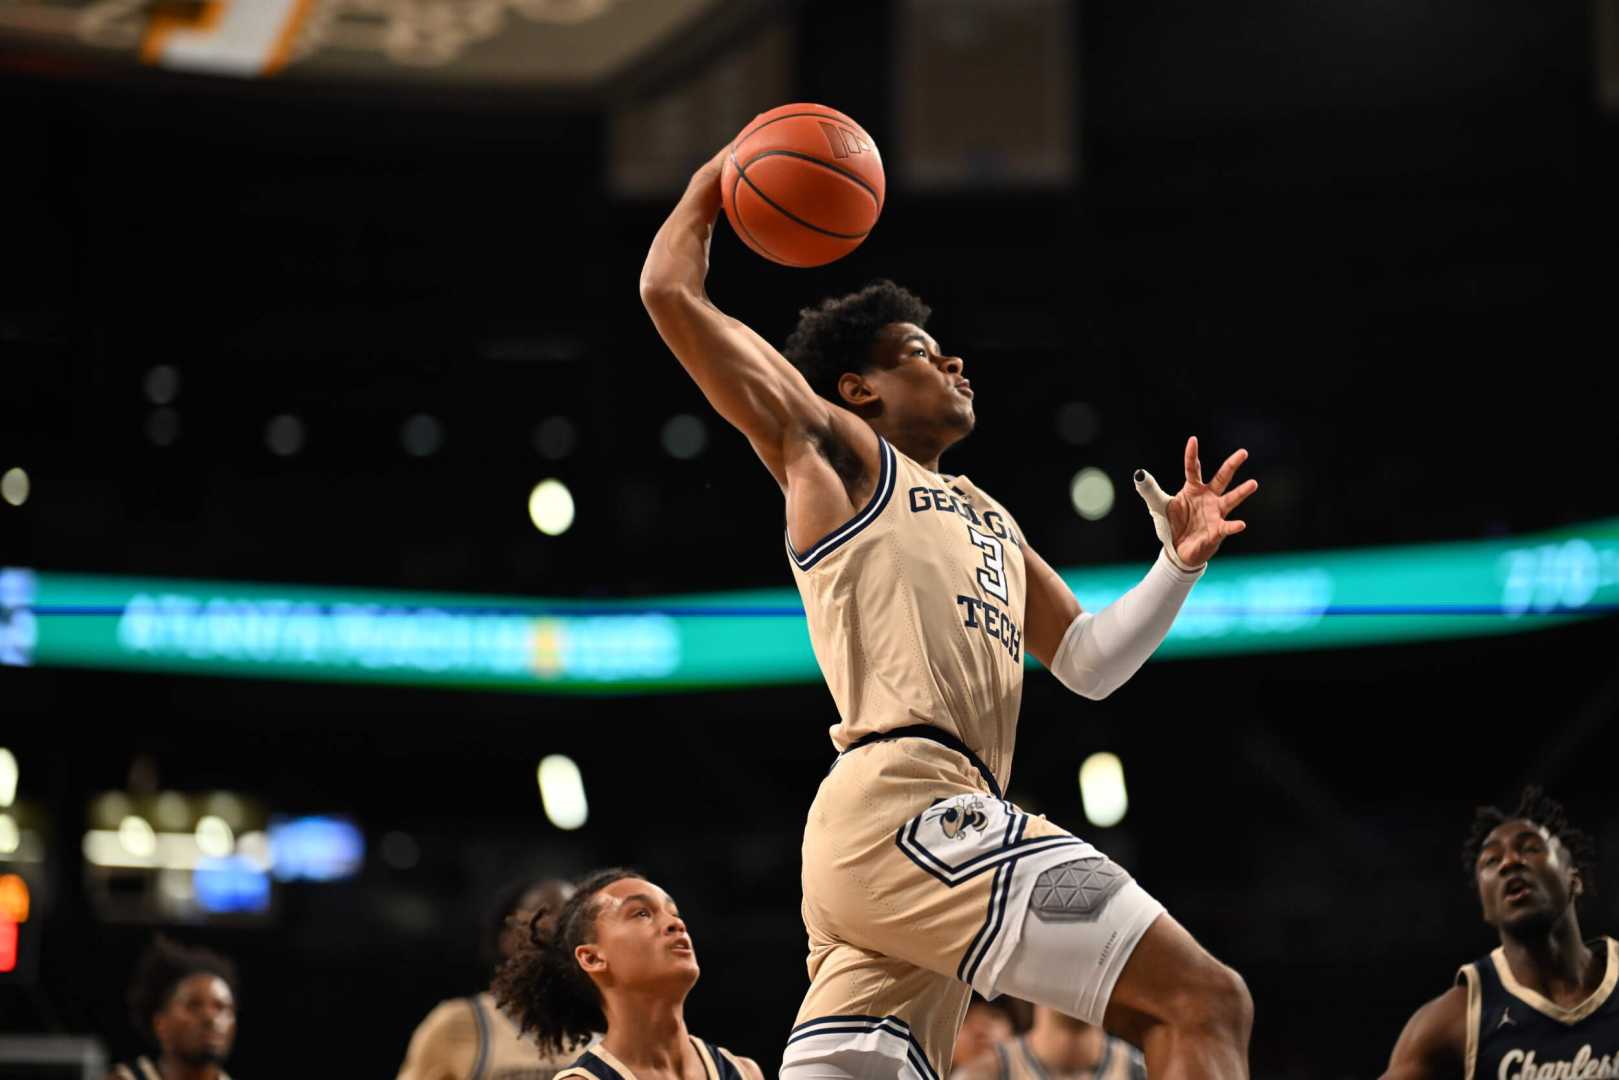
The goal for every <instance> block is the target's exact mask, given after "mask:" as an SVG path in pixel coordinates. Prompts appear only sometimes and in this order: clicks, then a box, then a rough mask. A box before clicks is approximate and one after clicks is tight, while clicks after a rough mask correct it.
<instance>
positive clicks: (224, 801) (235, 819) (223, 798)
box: [203, 791, 247, 829]
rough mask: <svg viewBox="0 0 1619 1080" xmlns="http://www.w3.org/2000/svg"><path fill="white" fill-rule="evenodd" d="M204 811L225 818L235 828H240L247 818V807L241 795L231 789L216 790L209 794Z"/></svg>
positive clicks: (226, 822)
mask: <svg viewBox="0 0 1619 1080" xmlns="http://www.w3.org/2000/svg"><path fill="white" fill-rule="evenodd" d="M203 812H204V813H207V814H212V815H214V816H215V817H218V818H224V819H225V824H227V825H229V826H230V827H231V828H233V829H240V828H241V827H242V823H243V822H244V821H245V820H246V815H247V807H245V806H244V805H242V800H241V797H240V796H238V795H236V794H235V793H233V792H229V791H216V792H214V793H213V794H212V795H210V796H208V801H207V802H206V803H204V804H203Z"/></svg>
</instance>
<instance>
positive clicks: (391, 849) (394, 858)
mask: <svg viewBox="0 0 1619 1080" xmlns="http://www.w3.org/2000/svg"><path fill="white" fill-rule="evenodd" d="M421 859H422V848H421V845H420V844H418V843H417V842H416V840H415V838H414V837H412V836H411V835H410V834H409V833H402V832H390V833H385V834H383V837H382V861H383V862H385V863H387V864H388V865H389V866H391V867H393V868H394V869H395V870H409V869H411V868H412V867H414V866H415V865H416V864H417V863H419V862H421Z"/></svg>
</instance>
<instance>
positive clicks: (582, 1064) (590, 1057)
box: [568, 1050, 624, 1080]
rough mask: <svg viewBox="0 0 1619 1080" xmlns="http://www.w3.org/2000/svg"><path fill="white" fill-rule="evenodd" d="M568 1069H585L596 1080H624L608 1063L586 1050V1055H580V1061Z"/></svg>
mask: <svg viewBox="0 0 1619 1080" xmlns="http://www.w3.org/2000/svg"><path fill="white" fill-rule="evenodd" d="M568 1068H570V1069H583V1070H585V1071H586V1072H588V1073H589V1074H590V1075H592V1076H594V1077H596V1080H624V1078H623V1077H622V1076H619V1075H618V1070H617V1069H615V1068H613V1067H612V1066H611V1065H609V1064H607V1062H605V1061H603V1060H602V1059H601V1058H599V1057H597V1056H596V1055H595V1054H592V1053H591V1052H590V1051H589V1050H586V1051H585V1052H584V1053H582V1054H580V1055H579V1060H578V1061H576V1062H574V1063H573V1064H572V1065H570V1066H568Z"/></svg>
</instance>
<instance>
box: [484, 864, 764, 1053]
mask: <svg viewBox="0 0 1619 1080" xmlns="http://www.w3.org/2000/svg"><path fill="white" fill-rule="evenodd" d="M698 974H699V968H698V965H697V953H696V950H695V949H694V948H693V947H692V941H691V935H690V934H689V933H687V931H686V924H685V922H684V921H683V920H682V919H681V917H680V912H679V910H678V909H677V908H676V906H675V902H674V900H673V899H672V898H670V896H669V895H668V894H667V893H665V892H664V891H663V890H662V889H660V888H658V886H656V885H654V884H652V883H651V882H650V881H647V880H646V879H644V878H642V877H641V876H640V875H638V874H636V873H635V872H634V871H631V870H624V869H613V870H602V871H599V872H597V873H596V874H594V875H592V876H590V877H588V878H586V879H585V880H584V881H582V882H580V883H579V886H578V888H577V890H576V891H575V892H574V894H573V895H572V896H571V897H570V898H569V899H568V901H567V902H566V903H565V904H563V905H562V907H561V909H560V910H559V911H557V912H556V913H555V917H554V918H552V917H551V915H550V913H549V912H547V911H544V910H541V911H538V912H536V913H535V914H534V916H533V917H532V918H531V920H530V923H529V939H528V940H527V941H526V942H524V944H523V945H522V947H520V948H518V949H517V950H516V951H515V952H514V953H513V954H512V955H511V956H510V957H509V958H508V959H507V960H506V962H505V963H503V964H502V965H501V967H500V970H499V971H498V972H497V973H496V975H495V981H494V986H493V987H492V989H493V992H494V996H495V999H496V1001H498V1002H499V1004H500V1007H501V1008H502V1009H504V1010H506V1011H507V1012H508V1013H509V1014H510V1015H511V1016H512V1017H513V1018H514V1019H515V1020H516V1021H517V1026H518V1030H519V1031H520V1032H522V1033H523V1034H525V1035H527V1034H530V1033H532V1034H533V1037H534V1039H535V1041H536V1042H537V1043H538V1044H539V1046H540V1050H541V1052H542V1053H546V1054H553V1053H566V1052H568V1051H576V1050H578V1049H579V1048H581V1047H583V1046H586V1045H588V1044H590V1042H591V1039H592V1038H593V1037H594V1036H595V1034H596V1033H598V1032H600V1033H602V1037H601V1041H600V1042H599V1043H595V1044H594V1045H590V1049H588V1050H585V1051H584V1053H582V1054H580V1055H579V1057H578V1059H577V1060H576V1061H575V1062H574V1064H573V1065H571V1066H569V1067H568V1068H566V1069H563V1070H562V1071H561V1072H559V1073H557V1074H556V1075H557V1078H558V1080H565V1078H571V1077H578V1078H581V1080H613V1078H615V1077H616V1078H619V1080H636V1078H637V1077H641V1078H645V1080H651V1078H653V1077H669V1076H673V1077H682V1078H687V1080H690V1078H706V1080H763V1073H761V1072H760V1070H759V1066H758V1065H756V1064H755V1063H754V1062H753V1061H752V1060H751V1059H749V1058H745V1057H736V1056H734V1055H733V1054H731V1052H730V1051H728V1050H725V1049H723V1048H721V1047H718V1046H715V1045H714V1044H713V1043H709V1042H705V1041H704V1040H702V1039H699V1038H696V1037H695V1036H693V1035H691V1034H690V1033H689V1032H687V1030H686V996H687V995H688V994H690V993H691V988H692V987H693V986H695V985H696V983H697V977H698Z"/></svg>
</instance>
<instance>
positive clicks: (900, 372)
mask: <svg viewBox="0 0 1619 1080" xmlns="http://www.w3.org/2000/svg"><path fill="white" fill-rule="evenodd" d="M871 358H872V361H873V366H872V368H871V369H870V370H868V371H867V372H865V374H864V376H862V377H863V378H864V379H865V380H866V382H868V383H870V384H871V387H872V389H873V390H875V391H876V393H877V395H878V396H879V397H880V398H881V399H882V403H883V416H884V418H885V419H886V420H887V421H888V422H889V423H890V424H892V425H894V426H895V427H899V428H912V429H914V428H934V429H942V430H944V431H947V432H956V433H957V438H960V437H962V436H965V435H966V434H967V433H968V432H969V431H971V430H972V429H973V424H974V423H975V422H976V420H977V417H976V416H975V415H974V414H973V392H972V388H971V387H970V386H969V385H968V382H967V378H966V376H965V374H964V371H965V368H966V365H965V364H964V363H963V362H962V359H961V357H959V356H950V355H947V354H946V353H945V352H944V351H943V350H941V349H940V348H939V343H938V342H937V341H934V340H933V337H932V336H931V335H930V334H929V333H928V332H927V331H926V330H923V329H922V328H921V327H919V326H916V325H915V324H913V323H905V322H901V323H889V324H888V325H887V326H885V327H883V329H882V331H881V332H880V333H879V335H878V338H877V343H876V344H875V345H873V346H872V351H871Z"/></svg>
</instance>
